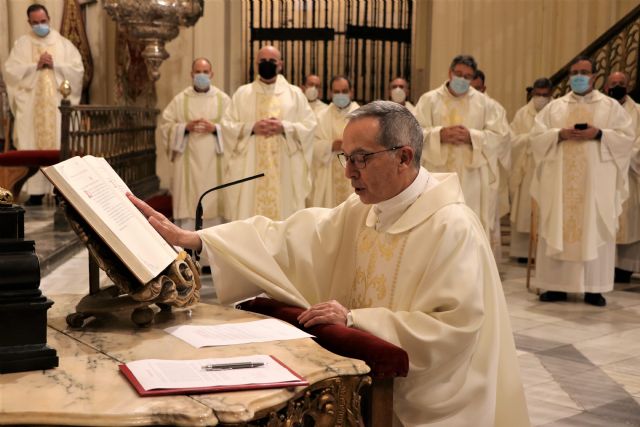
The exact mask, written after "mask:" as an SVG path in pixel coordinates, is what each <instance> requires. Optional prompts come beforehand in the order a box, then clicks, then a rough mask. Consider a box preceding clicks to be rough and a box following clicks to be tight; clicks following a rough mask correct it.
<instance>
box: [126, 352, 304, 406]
mask: <svg viewBox="0 0 640 427" xmlns="http://www.w3.org/2000/svg"><path fill="white" fill-rule="evenodd" d="M270 357H271V358H272V359H273V360H275V361H276V362H278V363H279V364H280V365H282V366H283V367H284V368H285V369H286V370H288V371H289V372H291V373H292V374H293V375H294V376H296V377H297V378H298V381H285V382H276V383H256V384H238V385H222V386H209V387H191V388H159V389H153V390H145V389H144V388H143V387H142V385H141V384H140V383H139V382H138V380H137V379H136V377H135V376H134V375H133V372H131V371H130V370H129V368H128V367H127V365H118V368H120V372H122V374H123V375H124V376H125V377H126V378H127V379H128V380H129V382H130V383H131V385H133V388H135V389H136V391H137V392H138V394H139V395H140V396H141V397H148V396H168V395H175V394H206V393H220V392H224V391H241V390H259V389H268V388H289V387H298V386H308V385H309V382H308V381H307V380H305V379H304V378H302V377H301V376H300V375H299V374H297V373H296V372H294V371H293V370H292V369H291V368H289V367H288V366H287V365H285V364H284V363H282V362H281V361H280V360H278V359H277V358H276V357H273V356H270Z"/></svg>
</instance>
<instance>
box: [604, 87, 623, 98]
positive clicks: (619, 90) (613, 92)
mask: <svg viewBox="0 0 640 427" xmlns="http://www.w3.org/2000/svg"><path fill="white" fill-rule="evenodd" d="M607 93H608V94H609V96H610V97H612V98H613V99H616V100H618V101H620V100H621V99H622V98H624V97H625V96H627V88H626V87H622V86H614V87H612V88H610V89H609V90H608V91H607Z"/></svg>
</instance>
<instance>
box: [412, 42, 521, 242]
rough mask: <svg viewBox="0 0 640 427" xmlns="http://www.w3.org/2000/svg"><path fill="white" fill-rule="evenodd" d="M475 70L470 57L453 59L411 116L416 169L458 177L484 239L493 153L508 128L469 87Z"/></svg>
mask: <svg viewBox="0 0 640 427" xmlns="http://www.w3.org/2000/svg"><path fill="white" fill-rule="evenodd" d="M477 69H478V67H477V64H476V61H475V60H474V59H473V57H472V56H469V55H458V56H456V57H455V58H454V59H453V61H452V62H451V66H450V67H449V80H447V81H446V82H445V83H444V84H443V85H442V86H440V87H439V88H437V89H434V90H432V91H430V92H427V93H425V94H424V95H422V96H421V97H420V100H419V101H418V103H417V104H416V117H417V119H418V121H419V122H420V125H421V126H422V127H423V128H424V148H423V153H422V165H423V166H424V167H426V168H427V169H428V170H430V171H434V172H436V171H437V172H456V173H457V174H458V177H459V178H460V183H461V185H462V192H463V193H464V198H465V200H466V202H467V205H468V206H469V207H470V208H471V209H473V211H474V212H475V213H476V215H478V218H480V221H481V223H482V227H483V228H484V230H485V232H486V233H487V237H490V236H491V229H492V228H493V224H494V221H495V217H496V209H495V194H497V191H498V154H499V149H500V147H501V144H502V142H503V140H504V138H505V137H506V136H507V135H508V133H509V128H508V124H507V126H505V120H503V117H502V116H501V115H500V111H498V110H497V109H496V107H495V104H494V103H493V102H492V101H491V100H490V99H489V98H488V97H486V96H484V95H483V94H482V93H480V92H478V91H477V90H475V89H474V88H473V87H471V80H473V78H474V76H475V73H476V70H477Z"/></svg>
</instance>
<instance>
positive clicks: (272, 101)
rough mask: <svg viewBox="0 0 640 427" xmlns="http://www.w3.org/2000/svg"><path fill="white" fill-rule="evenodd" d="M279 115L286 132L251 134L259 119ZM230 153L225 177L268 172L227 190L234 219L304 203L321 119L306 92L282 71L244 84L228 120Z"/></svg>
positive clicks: (281, 214)
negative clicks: (270, 79) (265, 79)
mask: <svg viewBox="0 0 640 427" xmlns="http://www.w3.org/2000/svg"><path fill="white" fill-rule="evenodd" d="M271 117H274V118H278V119H280V120H281V122H282V125H283V127H284V134H281V135H274V136H271V137H268V138H267V137H263V136H257V135H255V134H253V133H252V131H253V126H254V125H255V123H256V121H258V120H261V119H266V118H271ZM222 125H223V134H224V140H225V146H226V147H227V148H228V149H229V150H228V153H227V165H226V167H225V173H224V176H225V180H226V181H232V180H236V179H240V178H244V177H246V176H250V175H254V174H256V173H259V172H264V173H265V177H263V178H260V179H258V180H255V181H251V182H246V183H243V184H241V185H238V186H234V187H230V188H228V189H226V190H225V206H226V208H227V213H228V215H229V217H230V219H241V218H248V217H250V216H253V215H256V214H259V215H266V216H268V217H269V218H272V219H284V218H286V217H288V216H289V215H291V214H292V213H293V212H295V211H297V210H299V209H302V208H304V204H305V198H306V197H307V196H308V194H309V191H310V188H311V177H310V167H311V157H312V153H313V131H314V129H315V126H316V118H315V115H314V113H313V111H312V110H311V108H310V107H309V103H308V101H307V99H306V97H305V96H304V94H303V93H302V91H301V90H300V89H299V88H298V87H296V86H293V85H290V84H289V83H288V82H287V80H286V79H285V78H284V77H283V76H281V75H279V76H278V77H277V80H276V82H275V83H274V84H271V85H268V84H265V83H262V82H260V81H259V80H256V81H254V82H253V83H250V84H247V85H243V86H241V87H240V88H239V89H238V90H237V91H236V93H235V94H234V95H233V97H232V100H231V104H230V106H229V108H228V109H227V111H226V113H225V115H224V117H223V119H222Z"/></svg>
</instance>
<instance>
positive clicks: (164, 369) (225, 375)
mask: <svg viewBox="0 0 640 427" xmlns="http://www.w3.org/2000/svg"><path fill="white" fill-rule="evenodd" d="M238 362H254V363H264V365H263V366H259V367H257V368H247V369H228V370H223V371H207V370H206V369H204V368H203V367H204V366H206V365H210V364H222V363H238ZM127 367H128V368H129V370H130V371H131V372H132V373H133V375H134V376H135V377H136V379H137V380H138V382H139V383H140V385H142V387H144V389H145V390H155V389H167V388H195V387H217V386H233V385H248V384H271V383H281V382H291V381H299V380H300V378H298V377H296V376H295V375H293V374H292V373H291V372H290V371H289V370H288V369H287V368H285V367H284V366H282V365H281V364H280V363H278V362H276V361H275V360H274V359H273V358H272V357H271V356H268V355H263V354H260V355H252V356H239V357H226V358H217V359H198V360H161V359H146V360H137V361H135V362H130V363H127Z"/></svg>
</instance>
